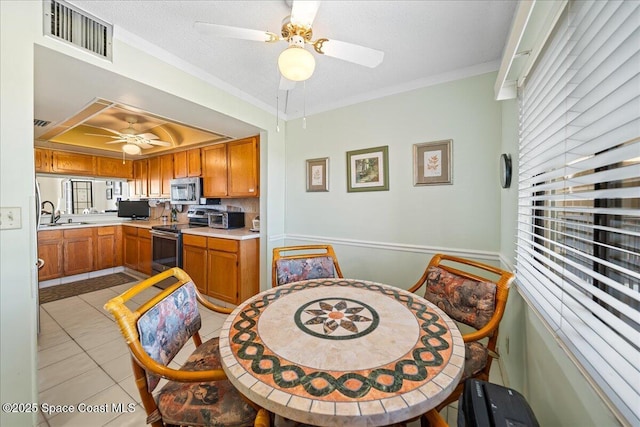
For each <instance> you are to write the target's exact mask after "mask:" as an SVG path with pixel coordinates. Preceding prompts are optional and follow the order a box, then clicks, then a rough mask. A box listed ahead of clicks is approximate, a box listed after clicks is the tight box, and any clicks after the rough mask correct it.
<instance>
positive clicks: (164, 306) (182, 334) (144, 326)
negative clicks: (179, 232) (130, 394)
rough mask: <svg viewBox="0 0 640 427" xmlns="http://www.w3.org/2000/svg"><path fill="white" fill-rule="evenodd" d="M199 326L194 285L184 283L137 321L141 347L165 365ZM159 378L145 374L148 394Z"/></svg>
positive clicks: (199, 320)
mask: <svg viewBox="0 0 640 427" xmlns="http://www.w3.org/2000/svg"><path fill="white" fill-rule="evenodd" d="M200 326H201V319H200V313H199V312H198V300H197V299H196V293H195V288H194V285H193V282H187V283H185V284H184V285H183V286H181V287H179V288H178V289H176V290H175V291H173V292H172V293H171V294H169V295H167V296H166V297H165V298H164V299H163V300H161V301H160V302H159V303H157V304H156V305H155V306H154V307H152V308H151V309H150V310H149V311H147V312H146V313H145V314H143V315H142V316H140V318H139V319H138V334H139V335H140V344H142V347H143V348H144V350H145V351H146V352H147V354H148V355H149V357H151V358H152V359H153V360H155V361H156V362H158V363H160V364H162V365H165V366H166V365H168V364H169V362H171V361H172V360H173V358H174V357H175V355H176V354H177V353H178V352H179V351H180V349H181V348H182V346H184V344H185V343H186V342H187V341H188V340H189V338H191V336H192V335H193V334H194V333H196V332H197V331H198V330H199V329H200ZM159 381H160V377H158V376H157V375H153V374H149V373H147V383H148V388H149V392H152V391H153V390H154V389H155V388H156V385H158V382H159Z"/></svg>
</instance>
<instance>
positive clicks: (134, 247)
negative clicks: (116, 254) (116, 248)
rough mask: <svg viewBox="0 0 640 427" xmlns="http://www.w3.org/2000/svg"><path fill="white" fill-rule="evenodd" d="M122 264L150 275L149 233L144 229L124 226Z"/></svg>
mask: <svg viewBox="0 0 640 427" xmlns="http://www.w3.org/2000/svg"><path fill="white" fill-rule="evenodd" d="M122 235H123V264H124V266H125V267H127V268H130V269H132V270H136V271H139V272H141V273H144V274H147V275H149V276H150V275H151V233H150V232H149V230H148V229H146V228H139V227H130V226H124V227H123V230H122Z"/></svg>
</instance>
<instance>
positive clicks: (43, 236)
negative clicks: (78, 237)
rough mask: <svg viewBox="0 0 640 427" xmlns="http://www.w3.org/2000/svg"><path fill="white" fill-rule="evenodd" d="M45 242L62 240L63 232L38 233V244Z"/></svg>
mask: <svg viewBox="0 0 640 427" xmlns="http://www.w3.org/2000/svg"><path fill="white" fill-rule="evenodd" d="M45 240H62V230H51V231H38V242H42V241H45Z"/></svg>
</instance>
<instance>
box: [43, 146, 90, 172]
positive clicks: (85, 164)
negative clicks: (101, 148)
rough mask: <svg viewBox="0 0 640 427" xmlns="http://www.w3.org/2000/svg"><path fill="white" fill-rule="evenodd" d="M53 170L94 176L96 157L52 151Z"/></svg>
mask: <svg viewBox="0 0 640 427" xmlns="http://www.w3.org/2000/svg"><path fill="white" fill-rule="evenodd" d="M51 172H54V173H64V174H69V175H89V176H93V175H95V173H96V158H95V156H90V155H87V154H78V153H67V152H65V151H52V155H51Z"/></svg>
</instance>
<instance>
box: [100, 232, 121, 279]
mask: <svg viewBox="0 0 640 427" xmlns="http://www.w3.org/2000/svg"><path fill="white" fill-rule="evenodd" d="M94 230H95V238H96V270H103V269H105V268H112V267H117V266H120V265H122V227H121V226H107V227H96V228H94Z"/></svg>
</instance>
